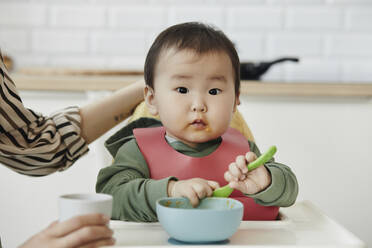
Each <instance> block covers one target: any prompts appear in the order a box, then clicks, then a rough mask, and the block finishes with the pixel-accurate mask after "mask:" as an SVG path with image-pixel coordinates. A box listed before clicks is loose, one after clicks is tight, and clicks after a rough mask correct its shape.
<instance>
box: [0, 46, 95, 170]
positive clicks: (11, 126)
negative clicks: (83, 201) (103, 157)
mask: <svg viewBox="0 0 372 248" xmlns="http://www.w3.org/2000/svg"><path fill="white" fill-rule="evenodd" d="M0 97H1V98H0V163H1V164H3V165H5V166H7V167H8V168H10V169H11V170H14V171H16V172H18V173H21V174H25V175H29V176H44V175H48V174H51V173H53V172H55V171H57V170H59V171H61V170H65V169H67V168H68V167H70V166H71V165H72V164H73V163H74V162H75V161H76V160H77V159H78V158H79V157H80V156H82V155H83V154H85V153H86V152H87V151H88V146H87V144H86V142H85V140H84V139H83V138H82V137H81V136H80V133H81V132H80V121H81V118H80V113H79V108H78V107H69V108H66V109H64V110H61V111H58V112H56V113H54V114H52V115H51V116H48V117H46V116H43V115H41V114H39V113H36V112H34V111H32V110H31V109H27V108H25V106H24V105H23V103H22V100H21V98H20V97H19V95H18V92H17V89H16V86H15V84H14V82H13V80H12V79H11V78H10V76H9V73H8V71H7V69H6V67H5V64H4V62H3V57H2V55H1V51H0Z"/></svg>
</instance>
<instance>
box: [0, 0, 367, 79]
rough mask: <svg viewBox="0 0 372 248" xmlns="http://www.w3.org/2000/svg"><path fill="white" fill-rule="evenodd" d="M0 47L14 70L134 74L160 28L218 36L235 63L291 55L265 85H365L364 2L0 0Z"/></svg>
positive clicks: (288, 0) (276, 68)
mask: <svg viewBox="0 0 372 248" xmlns="http://www.w3.org/2000/svg"><path fill="white" fill-rule="evenodd" d="M0 12H1V15H0V47H1V48H2V50H3V51H4V52H6V53H7V54H9V55H11V56H12V57H13V58H14V59H15V62H16V66H17V67H18V68H20V67H27V66H61V67H72V68H100V69H130V70H133V69H138V70H142V68H143V63H144V60H145V56H146V53H147V50H148V49H149V47H150V45H151V43H152V42H153V40H154V38H155V37H156V35H157V34H158V33H159V32H161V31H162V30H163V29H165V28H166V27H168V26H170V25H173V24H176V23H180V22H186V21H202V22H206V23H209V24H213V25H215V26H217V27H218V28H220V29H222V30H223V31H224V32H225V33H226V34H227V35H228V36H229V37H230V38H231V39H232V41H233V42H234V43H235V45H236V47H237V50H238V53H239V55H240V58H241V61H244V62H246V61H253V62H259V61H267V60H273V59H276V58H279V57H283V56H297V57H299V58H300V60H301V61H300V63H291V62H287V63H283V64H279V65H276V66H275V67H273V68H272V69H270V70H269V71H268V72H267V74H265V76H264V78H263V79H265V80H271V81H275V80H279V81H288V82H290V81H299V82H301V81H316V82H372V33H371V31H372V0H230V1H229V0H189V1H179V0H66V1H57V0H0Z"/></svg>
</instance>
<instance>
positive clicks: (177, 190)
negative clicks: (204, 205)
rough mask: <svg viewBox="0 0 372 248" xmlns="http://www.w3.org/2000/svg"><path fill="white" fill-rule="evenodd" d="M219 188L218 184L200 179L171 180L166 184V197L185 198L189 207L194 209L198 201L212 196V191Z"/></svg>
mask: <svg viewBox="0 0 372 248" xmlns="http://www.w3.org/2000/svg"><path fill="white" fill-rule="evenodd" d="M219 187H220V186H219V184H218V182H215V181H208V180H205V179H202V178H192V179H189V180H181V181H172V180H171V181H170V182H169V184H168V195H169V196H171V197H182V196H184V197H187V198H189V200H190V203H191V205H192V206H193V207H196V206H198V204H199V200H200V199H203V198H204V197H207V196H212V194H213V190H214V189H216V188H219Z"/></svg>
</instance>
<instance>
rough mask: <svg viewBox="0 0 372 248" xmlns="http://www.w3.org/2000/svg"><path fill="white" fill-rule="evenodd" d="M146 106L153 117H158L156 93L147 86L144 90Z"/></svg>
mask: <svg viewBox="0 0 372 248" xmlns="http://www.w3.org/2000/svg"><path fill="white" fill-rule="evenodd" d="M144 95H145V102H146V106H147V108H148V110H149V112H150V114H152V115H154V116H155V115H158V108H157V107H156V100H155V91H154V89H153V88H151V87H150V86H148V85H146V87H145V89H144Z"/></svg>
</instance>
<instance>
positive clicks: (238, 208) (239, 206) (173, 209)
mask: <svg viewBox="0 0 372 248" xmlns="http://www.w3.org/2000/svg"><path fill="white" fill-rule="evenodd" d="M185 198H186V197H169V196H168V197H162V198H159V199H158V200H156V206H159V207H161V208H165V209H169V211H181V210H182V211H191V210H192V211H194V212H195V211H200V212H202V211H210V210H213V211H218V212H226V210H227V211H240V210H241V209H243V208H244V206H243V203H241V202H240V201H238V200H236V199H233V198H225V197H206V198H204V199H202V200H205V199H217V200H224V199H229V200H232V201H234V202H236V203H237V204H238V206H237V207H234V208H230V209H228V208H226V209H197V208H171V207H166V206H164V205H162V204H160V201H163V200H167V199H172V200H177V199H185ZM186 199H187V198H186Z"/></svg>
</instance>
